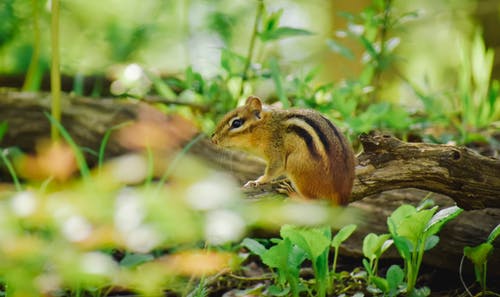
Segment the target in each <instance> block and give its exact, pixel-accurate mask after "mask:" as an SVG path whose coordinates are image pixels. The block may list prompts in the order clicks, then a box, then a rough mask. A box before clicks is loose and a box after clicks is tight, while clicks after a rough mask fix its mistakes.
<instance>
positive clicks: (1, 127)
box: [0, 122, 9, 141]
mask: <svg viewBox="0 0 500 297" xmlns="http://www.w3.org/2000/svg"><path fill="white" fill-rule="evenodd" d="M8 128H9V125H8V124H7V122H2V123H0V141H2V138H3V136H4V135H5V133H7V129H8Z"/></svg>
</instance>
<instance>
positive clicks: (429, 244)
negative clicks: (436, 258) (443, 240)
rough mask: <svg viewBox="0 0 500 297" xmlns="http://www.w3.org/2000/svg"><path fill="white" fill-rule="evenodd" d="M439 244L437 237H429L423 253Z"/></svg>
mask: <svg viewBox="0 0 500 297" xmlns="http://www.w3.org/2000/svg"><path fill="white" fill-rule="evenodd" d="M438 243H439V237H438V236H436V235H431V236H429V237H428V238H427V239H426V240H425V246H424V251H428V250H430V249H432V248H433V247H435V246H436V245H437V244H438Z"/></svg>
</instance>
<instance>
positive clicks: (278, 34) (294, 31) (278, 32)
mask: <svg viewBox="0 0 500 297" xmlns="http://www.w3.org/2000/svg"><path fill="white" fill-rule="evenodd" d="M312 34H313V33H312V32H311V31H308V30H304V29H299V28H292V27H279V28H276V29H273V30H270V31H266V32H262V33H260V34H259V37H260V39H261V40H262V41H263V42H266V41H271V40H278V39H283V38H287V37H296V36H307V35H312Z"/></svg>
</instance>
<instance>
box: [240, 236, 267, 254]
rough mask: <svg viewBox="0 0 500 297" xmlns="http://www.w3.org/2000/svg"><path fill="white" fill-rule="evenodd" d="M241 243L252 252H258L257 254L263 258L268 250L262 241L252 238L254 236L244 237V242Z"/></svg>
mask: <svg viewBox="0 0 500 297" xmlns="http://www.w3.org/2000/svg"><path fill="white" fill-rule="evenodd" d="M241 245H242V246H244V247H246V248H247V249H249V250H250V251H251V252H252V253H254V254H256V255H257V256H259V257H261V258H262V256H263V255H264V254H265V253H266V252H267V249H266V247H265V246H264V245H262V244H261V243H260V242H258V241H257V240H255V239H252V238H245V239H243V242H242V243H241Z"/></svg>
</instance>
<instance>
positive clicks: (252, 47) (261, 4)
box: [240, 0, 264, 96]
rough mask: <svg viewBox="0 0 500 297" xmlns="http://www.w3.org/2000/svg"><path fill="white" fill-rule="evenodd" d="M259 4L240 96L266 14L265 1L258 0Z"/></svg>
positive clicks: (241, 93)
mask: <svg viewBox="0 0 500 297" xmlns="http://www.w3.org/2000/svg"><path fill="white" fill-rule="evenodd" d="M258 2H259V5H258V6H257V13H256V14H255V22H254V24H253V31H252V37H251V38H250V45H249V47H248V54H247V60H246V63H245V68H243V73H242V78H241V86H240V96H241V95H243V85H244V82H245V81H246V80H247V79H248V70H249V69H250V65H252V58H253V53H254V50H255V40H256V39H257V35H258V34H259V23H260V18H261V17H262V13H263V12H264V1H263V0H258Z"/></svg>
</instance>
